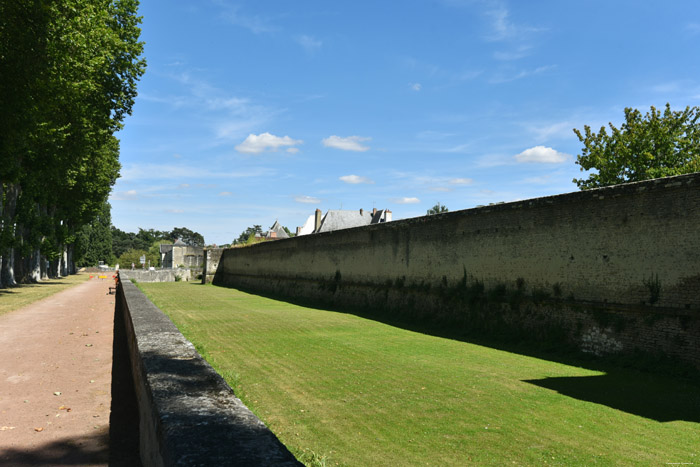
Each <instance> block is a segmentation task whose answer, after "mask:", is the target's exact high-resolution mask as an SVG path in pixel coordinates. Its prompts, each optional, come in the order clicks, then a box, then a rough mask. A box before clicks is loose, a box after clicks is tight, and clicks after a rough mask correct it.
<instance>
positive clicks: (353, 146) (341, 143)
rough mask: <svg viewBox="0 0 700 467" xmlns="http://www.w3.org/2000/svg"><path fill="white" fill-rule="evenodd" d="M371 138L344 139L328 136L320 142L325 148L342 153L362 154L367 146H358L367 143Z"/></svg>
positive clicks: (355, 137) (349, 137)
mask: <svg viewBox="0 0 700 467" xmlns="http://www.w3.org/2000/svg"><path fill="white" fill-rule="evenodd" d="M371 139H372V138H367V137H365V136H347V137H345V138H343V137H340V136H336V135H333V136H329V137H328V138H325V139H323V140H322V141H321V142H322V143H323V145H324V146H325V147H327V148H336V149H342V150H343V151H359V152H364V151H367V150H368V149H369V146H363V145H362V144H360V143H361V142H363V141H369V140H371Z"/></svg>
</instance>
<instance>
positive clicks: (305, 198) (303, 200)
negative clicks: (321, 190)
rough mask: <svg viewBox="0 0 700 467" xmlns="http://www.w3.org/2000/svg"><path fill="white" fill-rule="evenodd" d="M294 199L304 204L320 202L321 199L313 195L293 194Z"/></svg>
mask: <svg viewBox="0 0 700 467" xmlns="http://www.w3.org/2000/svg"><path fill="white" fill-rule="evenodd" d="M294 201H296V202H297V203H304V204H320V203H321V200H320V199H318V198H314V197H313V196H295V197H294Z"/></svg>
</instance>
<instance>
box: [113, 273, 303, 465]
mask: <svg viewBox="0 0 700 467" xmlns="http://www.w3.org/2000/svg"><path fill="white" fill-rule="evenodd" d="M117 306H118V307H121V308H122V312H123V317H124V325H125V328H126V345H127V346H128V350H129V355H130V359H131V361H130V364H131V370H132V376H133V381H134V390H135V393H136V399H137V401H138V411H139V427H140V428H139V429H140V449H141V459H142V461H143V464H144V465H163V466H170V465H178V466H202V465H216V466H226V465H256V466H257V465H283V466H286V465H289V466H292V465H300V464H299V462H298V461H297V460H296V459H295V458H294V456H293V455H292V454H291V453H290V452H289V451H288V450H287V448H286V447H285V446H284V445H283V444H282V443H281V442H280V441H279V440H278V439H277V437H276V436H275V435H274V434H273V433H272V432H271V431H270V430H269V429H268V428H267V427H266V426H265V424H264V423H263V422H262V421H260V420H259V419H258V418H257V417H256V416H255V415H254V414H253V413H252V412H251V411H250V410H249V409H248V408H247V407H246V406H245V405H244V404H243V403H242V402H241V401H240V399H238V398H237V397H236V396H235V395H234V393H233V390H232V389H231V387H230V386H229V385H228V384H227V383H226V382H225V381H224V379H223V378H222V377H221V376H220V375H219V374H218V373H216V371H215V370H214V369H213V368H212V367H211V366H210V365H209V363H207V362H206V361H205V360H204V359H203V358H202V357H201V356H200V355H199V354H198V353H197V351H196V350H195V348H194V346H193V345H192V344H191V343H190V342H189V341H188V340H187V339H185V337H184V336H183V335H182V334H181V333H180V331H178V329H177V328H176V327H175V325H174V324H173V323H172V321H170V319H169V318H168V317H167V316H165V314H163V312H162V311H161V310H160V309H158V308H157V307H156V306H155V305H154V304H153V303H151V302H150V300H148V298H147V297H146V296H145V295H144V294H143V293H142V292H141V291H140V290H139V289H138V288H137V287H136V286H135V285H134V284H132V283H131V281H130V280H128V279H124V280H123V281H120V287H119V291H118V298H117Z"/></svg>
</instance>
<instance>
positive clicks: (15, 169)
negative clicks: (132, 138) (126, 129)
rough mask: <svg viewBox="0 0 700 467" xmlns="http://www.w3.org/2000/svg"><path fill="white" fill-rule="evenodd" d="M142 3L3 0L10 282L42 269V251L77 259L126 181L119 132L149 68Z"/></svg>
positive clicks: (2, 133) (4, 205)
mask: <svg viewBox="0 0 700 467" xmlns="http://www.w3.org/2000/svg"><path fill="white" fill-rule="evenodd" d="M138 4H139V2H138V1H137V0H61V1H47V0H23V1H0V70H2V72H1V75H0V76H1V79H0V109H2V111H1V112H0V219H1V223H0V227H1V232H0V256H2V260H3V261H2V274H1V275H0V277H2V279H3V282H4V284H5V285H12V284H13V283H14V281H15V279H14V272H15V271H16V272H17V273H18V274H19V276H20V280H24V279H26V276H25V277H23V276H24V275H25V274H27V273H28V272H30V271H36V269H37V267H38V266H39V265H40V264H43V261H41V260H40V258H41V256H43V257H45V258H48V259H50V260H52V261H60V260H61V259H62V258H63V257H64V254H67V255H68V263H70V262H71V255H72V253H73V244H74V242H75V241H76V239H77V238H78V232H79V231H80V229H81V227H82V226H83V225H85V224H89V223H90V222H91V221H92V220H93V219H95V218H96V217H97V216H99V215H100V212H101V210H102V205H103V203H104V202H105V201H106V200H107V197H108V195H109V191H110V189H111V186H112V185H113V184H114V182H115V180H116V178H117V177H118V174H119V169H120V166H119V162H118V158H119V142H118V140H117V138H116V137H115V136H114V133H115V132H116V131H118V130H119V129H121V128H122V124H123V123H122V122H123V120H124V118H125V116H126V115H129V114H130V113H131V110H132V107H133V103H134V98H135V96H136V82H137V81H138V79H139V78H140V77H141V75H142V74H143V73H144V71H145V61H144V60H143V59H141V58H140V55H141V54H142V53H143V43H142V42H140V41H139V35H140V29H139V27H138V25H139V23H140V20H141V19H140V17H138V16H137V10H138ZM76 253H77V252H76ZM14 258H19V262H18V263H17V264H16V265H14V266H19V267H16V268H14V269H13V261H14ZM27 258H30V261H29V262H28V261H26V259H27ZM30 263H32V264H33V265H31V266H26V265H28V264H30ZM66 266H68V265H67V264H66V263H65V262H63V261H61V266H60V267H59V266H58V265H56V266H53V267H52V269H53V270H54V271H59V270H60V271H61V272H63V271H64V270H66V271H68V268H67V267H66Z"/></svg>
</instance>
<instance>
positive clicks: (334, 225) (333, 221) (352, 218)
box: [317, 209, 372, 233]
mask: <svg viewBox="0 0 700 467" xmlns="http://www.w3.org/2000/svg"><path fill="white" fill-rule="evenodd" d="M371 222H372V213H371V212H362V213H360V211H341V210H339V209H335V210H329V211H328V212H327V213H326V215H325V216H323V219H321V227H320V228H319V229H318V231H317V233H318V232H331V231H333V230H341V229H350V228H352V227H362V226H363V225H369V224H370V223H371Z"/></svg>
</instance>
